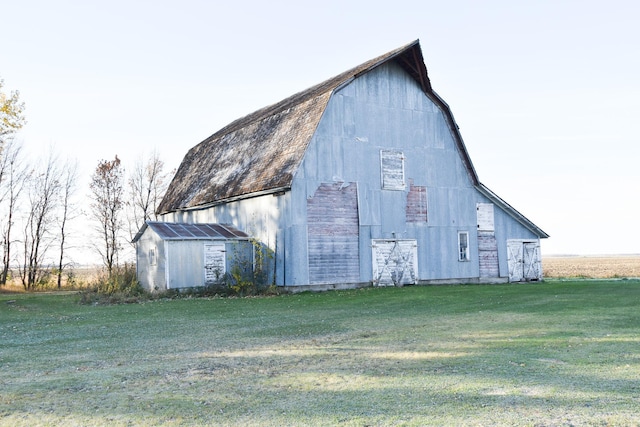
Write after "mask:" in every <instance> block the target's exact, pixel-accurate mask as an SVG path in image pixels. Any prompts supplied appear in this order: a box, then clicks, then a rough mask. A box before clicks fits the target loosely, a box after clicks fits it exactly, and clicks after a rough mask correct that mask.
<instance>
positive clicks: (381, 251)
mask: <svg viewBox="0 0 640 427" xmlns="http://www.w3.org/2000/svg"><path fill="white" fill-rule="evenodd" d="M371 248H372V259H373V284H374V285H375V286H402V285H412V284H415V283H416V282H417V280H418V244H417V242H416V241H415V240H396V239H393V240H373V241H372V244H371Z"/></svg>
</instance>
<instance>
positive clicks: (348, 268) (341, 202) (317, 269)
mask: <svg viewBox="0 0 640 427" xmlns="http://www.w3.org/2000/svg"><path fill="white" fill-rule="evenodd" d="M307 222H308V245H309V281H310V283H314V284H316V283H338V282H343V283H345V282H346V283H349V282H358V281H359V280H360V253H359V249H358V245H359V237H358V235H359V222H358V192H357V186H356V184H355V183H349V184H347V183H332V184H321V185H320V186H319V187H318V189H317V190H316V192H315V194H314V195H313V197H312V198H311V199H308V200H307Z"/></svg>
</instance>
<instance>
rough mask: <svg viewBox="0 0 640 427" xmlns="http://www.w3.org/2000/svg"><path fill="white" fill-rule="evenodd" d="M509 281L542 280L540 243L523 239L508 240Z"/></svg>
mask: <svg viewBox="0 0 640 427" xmlns="http://www.w3.org/2000/svg"><path fill="white" fill-rule="evenodd" d="M507 251H508V259H507V261H508V264H509V281H510V282H522V281H535V280H542V261H541V257H540V243H539V242H528V241H522V240H507Z"/></svg>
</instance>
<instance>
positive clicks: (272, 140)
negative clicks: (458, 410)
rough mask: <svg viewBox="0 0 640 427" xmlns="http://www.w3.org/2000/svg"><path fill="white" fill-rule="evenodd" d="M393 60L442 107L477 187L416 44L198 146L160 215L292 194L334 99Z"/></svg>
mask: <svg viewBox="0 0 640 427" xmlns="http://www.w3.org/2000/svg"><path fill="white" fill-rule="evenodd" d="M390 60H394V61H396V62H397V63H398V64H399V65H400V66H402V67H403V68H404V69H405V70H406V71H407V72H408V73H409V74H410V75H411V76H412V77H413V78H414V79H415V80H416V81H417V82H418V83H419V84H420V86H421V87H422V89H423V91H424V92H425V94H427V96H429V97H430V98H431V99H433V100H434V101H435V102H436V103H438V104H439V105H440V106H441V108H442V109H443V111H444V112H445V116H446V117H447V120H448V121H449V125H450V127H451V129H452V131H453V134H454V135H455V136H456V139H457V141H456V142H457V145H458V147H459V148H460V149H461V153H462V157H463V160H464V161H465V163H466V166H467V170H468V171H469V174H470V176H471V178H472V180H473V181H474V183H475V184H477V183H478V181H477V177H476V174H475V171H474V170H473V166H472V165H471V161H470V160H469V156H468V154H467V152H466V148H465V147H464V144H463V142H462V138H461V137H460V135H459V133H458V130H457V125H456V124H455V121H454V120H453V116H452V115H451V112H450V111H449V107H448V106H447V105H446V104H445V103H444V101H442V99H441V98H440V97H439V96H438V95H437V94H435V93H434V92H433V91H432V90H431V84H430V82H429V78H428V76H427V69H426V66H425V64H424V59H423V57H422V51H421V49H420V44H419V41H418V40H416V41H414V42H412V43H410V44H408V45H406V46H402V47H400V48H398V49H395V50H393V51H391V52H388V53H386V54H384V55H382V56H379V57H377V58H374V59H372V60H370V61H367V62H365V63H364V64H361V65H359V66H357V67H355V68H352V69H350V70H348V71H346V72H344V73H342V74H340V75H338V76H335V77H333V78H331V79H329V80H327V81H325V82H323V83H320V84H318V85H316V86H313V87H311V88H309V89H307V90H305V91H303V92H300V93H297V94H295V95H293V96H291V97H289V98H287V99H285V100H283V101H281V102H279V103H277V104H274V105H271V106H268V107H265V108H263V109H261V110H258V111H256V112H254V113H252V114H249V115H248V116H245V117H243V118H241V119H238V120H236V121H234V122H232V123H230V124H229V125H227V126H226V127H224V128H222V129H220V130H219V131H218V132H216V133H214V134H213V135H211V136H210V137H209V138H207V139H205V140H204V141H202V142H201V143H200V144H198V145H196V146H195V147H193V148H192V149H191V150H189V152H188V153H187V155H186V156H185V158H184V160H183V161H182V164H181V165H180V167H179V168H178V171H177V172H176V175H175V176H174V178H173V180H172V182H171V184H170V185H169V189H168V190H167V192H166V194H165V196H164V199H163V200H162V202H161V203H160V205H159V207H158V213H165V212H171V211H176V210H182V209H194V208H195V209H197V208H204V207H207V206H212V205H215V204H219V203H224V202H227V201H230V200H234V199H241V198H245V197H252V196H256V195H260V194H268V193H275V192H279V191H283V190H288V189H289V188H290V187H291V183H292V180H293V176H294V174H295V171H296V170H297V168H298V166H299V165H300V162H301V161H302V158H303V156H304V153H305V151H306V149H307V146H308V144H309V141H310V140H311V138H312V136H313V134H314V132H315V130H316V127H317V125H318V123H319V121H320V118H321V117H322V113H323V112H324V110H325V108H326V106H327V103H328V102H329V98H330V97H331V94H332V93H333V92H334V91H335V90H336V89H338V88H340V87H342V86H343V85H345V84H347V83H348V82H350V81H351V80H353V79H354V78H356V77H358V76H359V75H361V74H364V73H366V72H368V71H371V70H372V69H374V68H375V67H377V66H379V65H381V64H383V63H385V62H387V61H390Z"/></svg>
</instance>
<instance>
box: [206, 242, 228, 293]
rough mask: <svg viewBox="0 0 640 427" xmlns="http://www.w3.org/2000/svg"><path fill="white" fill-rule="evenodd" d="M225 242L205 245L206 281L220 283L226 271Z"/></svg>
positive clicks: (207, 282)
mask: <svg viewBox="0 0 640 427" xmlns="http://www.w3.org/2000/svg"><path fill="white" fill-rule="evenodd" d="M225 252H226V251H225V247H224V243H207V244H205V245H204V283H205V285H208V284H212V283H219V282H220V281H221V280H222V279H223V277H224V275H225V273H226V264H227V263H226V262H225V261H226V260H225Z"/></svg>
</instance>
